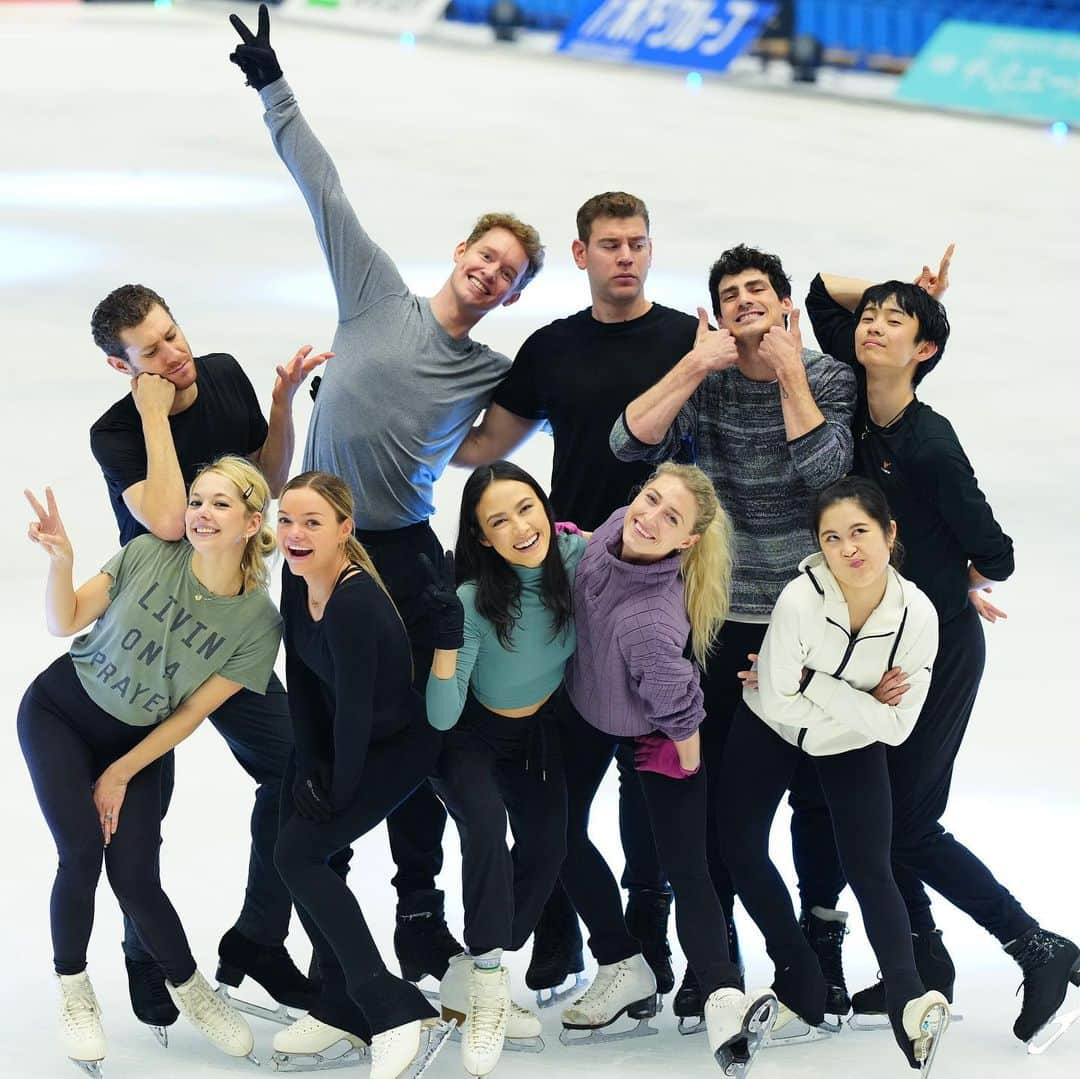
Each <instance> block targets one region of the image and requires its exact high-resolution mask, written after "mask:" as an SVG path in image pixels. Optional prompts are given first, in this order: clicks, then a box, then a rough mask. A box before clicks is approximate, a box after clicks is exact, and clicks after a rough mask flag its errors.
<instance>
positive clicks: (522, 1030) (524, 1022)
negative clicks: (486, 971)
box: [439, 952, 544, 1053]
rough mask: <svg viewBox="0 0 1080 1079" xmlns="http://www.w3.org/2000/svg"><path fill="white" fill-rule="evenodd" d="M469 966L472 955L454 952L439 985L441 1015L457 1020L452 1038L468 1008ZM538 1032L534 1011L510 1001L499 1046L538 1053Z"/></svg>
mask: <svg viewBox="0 0 1080 1079" xmlns="http://www.w3.org/2000/svg"><path fill="white" fill-rule="evenodd" d="M473 966H474V963H473V959H472V956H470V955H467V954H466V953H465V952H462V953H461V954H460V955H455V956H454V957H453V958H452V959H451V960H450V966H449V967H447V970H446V974H445V976H444V977H443V980H442V983H441V984H440V985H439V1005H440V1007H441V1008H442V1017H443V1019H445V1020H450V1019H456V1020H457V1030H455V1031H454V1037H455V1038H456V1039H460V1037H461V1031H462V1030H463V1029H464V1026H465V1019H466V1017H467V1015H468V1011H469V971H470V970H471V969H472V967H473ZM542 1032H543V1026H542V1025H541V1023H540V1019H539V1017H538V1016H537V1015H536V1013H535V1012H531V1011H529V1009H528V1008H523V1007H522V1006H521V1005H520V1004H515V1003H514V1001H513V1000H511V1001H510V1018H509V1019H508V1020H507V1023H506V1041H505V1043H504V1044H503V1048H504V1049H505V1050H507V1051H509V1052H514V1053H539V1052H540V1051H541V1050H542V1049H543V1048H544V1039H543V1038H542V1037H541V1036H540V1035H541V1034H542Z"/></svg>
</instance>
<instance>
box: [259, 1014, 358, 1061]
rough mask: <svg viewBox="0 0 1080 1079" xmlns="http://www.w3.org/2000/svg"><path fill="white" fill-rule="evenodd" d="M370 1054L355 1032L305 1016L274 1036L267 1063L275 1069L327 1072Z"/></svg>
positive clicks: (311, 1016)
mask: <svg viewBox="0 0 1080 1079" xmlns="http://www.w3.org/2000/svg"><path fill="white" fill-rule="evenodd" d="M370 1055H371V1054H370V1050H369V1049H368V1044H367V1042H366V1041H364V1039H363V1038H361V1037H360V1036H359V1035H358V1034H350V1033H349V1031H347V1030H341V1029H340V1028H339V1027H332V1026H331V1025H330V1024H329V1023H324V1022H323V1021H322V1020H321V1019H316V1018H315V1016H313V1015H305V1016H303V1017H301V1018H300V1019H297V1020H296V1022H295V1023H293V1024H292V1026H288V1027H286V1028H285V1029H284V1030H279V1031H278V1032H277V1033H276V1034H275V1035H274V1055H273V1057H272V1058H271V1060H270V1066H271V1067H272V1068H273V1069H274V1071H279V1072H300V1071H327V1070H328V1069H330V1068H345V1067H348V1066H349V1065H352V1064H359V1063H361V1062H363V1061H366V1060H367V1059H368V1058H369V1057H370Z"/></svg>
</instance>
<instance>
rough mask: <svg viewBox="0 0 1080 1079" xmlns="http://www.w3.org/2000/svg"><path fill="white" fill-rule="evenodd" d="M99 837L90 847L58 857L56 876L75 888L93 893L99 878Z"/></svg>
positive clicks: (69, 851)
mask: <svg viewBox="0 0 1080 1079" xmlns="http://www.w3.org/2000/svg"><path fill="white" fill-rule="evenodd" d="M100 840H101V837H100V835H99V836H98V843H96V844H95V845H94V846H92V847H81V848H78V849H72V850H67V851H65V852H64V853H63V854H61V855H60V859H59V863H58V868H57V874H58V876H60V877H62V878H63V879H64V880H65V881H67V882H68V883H70V884H72V885H75V886H76V887H82V888H88V889H89V890H90V891H93V890H94V889H95V888H96V887H97V882H98V878H99V877H100V876H101V844H100Z"/></svg>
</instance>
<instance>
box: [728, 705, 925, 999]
mask: <svg viewBox="0 0 1080 1079" xmlns="http://www.w3.org/2000/svg"><path fill="white" fill-rule="evenodd" d="M803 755H804V754H803V753H802V751H801V750H800V749H799V748H798V747H797V746H793V745H791V744H790V743H789V742H786V741H784V739H783V738H781V737H780V736H779V735H778V734H777V733H776V732H775V731H773V730H772V729H771V728H770V727H768V726H766V725H765V723H764V722H763V721H762V720H760V719H759V718H758V717H757V716H756V715H754V713H753V712H751V711H750V709H749V708H747V707H746V705H745V704H743V705H740V706H739V710H738V711H737V712H736V714H735V719H734V722H733V723H732V727H731V735H730V737H729V738H728V744H727V757H726V762H725V766H724V774H723V787H724V791H725V795H726V797H727V799H728V813H729V816H730V819H731V820H732V821H735V822H736V825H735V827H733V828H732V829H731V830H730V831H729V832H728V833H727V836H726V841H725V844H724V852H725V855H726V860H727V864H728V865H729V866H730V867H731V870H732V873H733V874H734V877H735V885H736V888H737V889H738V892H739V898H740V899H741V900H742V903H743V906H745V907H746V909H747V912H748V913H749V914H750V917H751V918H753V919H754V922H755V923H756V924H757V926H758V928H759V929H760V930H761V932H762V933H763V935H764V936H765V945H766V949H767V950H768V952H769V955H770V956H771V957H772V960H773V962H774V963H775V964H776V967H777V969H778V970H782V969H784V968H785V967H787V966H790V965H802V964H804V963H810V964H815V963H816V962H817V960H816V958H815V956H814V953H813V951H812V950H811V949H810V946H809V944H808V943H807V941H806V938H805V937H804V936H803V934H802V930H801V929H800V928H799V923H798V922H797V921H796V920H795V912H794V910H793V909H792V906H791V896H790V894H789V893H788V890H787V887H786V885H785V884H784V882H783V880H782V879H781V877H780V874H779V873H777V871H776V867H775V866H774V865H773V863H772V860H771V859H770V858H769V831H770V828H771V826H772V821H773V817H774V816H776V807H777V806H778V805H779V804H780V800H781V799H782V798H783V796H784V791H786V790H787V789H788V785H789V783H790V782H791V778H792V776H793V775H794V774H795V770H796V768H797V767H798V764H799V759H800V758H801V757H802V756H803ZM812 762H813V767H814V769H815V771H816V772H817V775H818V778H819V780H820V783H821V786H822V789H823V790H824V792H825V797H826V799H827V801H828V805H829V808H830V810H831V812H832V820H833V829H834V833H835V835H836V846H837V848H838V849H839V851H840V859H841V863H842V865H843V867H844V871H845V873H846V874H847V877H848V880H849V881H850V882H851V887H852V890H853V891H854V892H855V897H856V899H858V901H859V909H860V910H861V911H862V915H863V922H864V924H865V925H866V934H867V936H868V937H869V938H870V944H871V946H872V947H873V949H874V954H875V955H876V956H877V960H878V966H879V967H880V968H881V975H882V978H883V979H884V981H885V991H886V995H887V998H888V1000H889V1003H890V1005H891V1006H895V1005H897V1004H903V1003H904V1002H906V1001H908V1000H911V999H913V998H914V997H917V996H920V995H921V994H922V992H923V986H922V982H921V981H920V979H919V975H918V973H917V972H916V970H915V955H914V952H913V950H912V944H911V924H910V922H909V921H908V916H907V911H906V910H905V908H904V901H903V899H902V898H901V897H900V892H899V889H898V888H897V887H896V883H895V881H894V880H893V876H892V868H891V859H890V852H889V848H890V843H891V837H892V800H891V797H890V793H889V773H888V766H887V765H886V762H885V747H884V746H883V745H882V744H881V743H880V742H875V743H874V744H873V745H870V746H867V747H866V748H865V749H854V750H851V751H849V752H847V753H837V754H835V755H834V756H829V757H814V758H812Z"/></svg>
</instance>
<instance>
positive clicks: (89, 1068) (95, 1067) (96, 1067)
mask: <svg viewBox="0 0 1080 1079" xmlns="http://www.w3.org/2000/svg"><path fill="white" fill-rule="evenodd" d="M68 1060H70V1061H71V1063H72V1064H74V1065H75V1067H76V1068H78V1069H79V1071H81V1072H82V1073H83V1075H92V1076H93V1077H94V1079H103V1075H104V1073H103V1072H102V1070H101V1061H100V1060H75V1059H73V1058H72V1057H68Z"/></svg>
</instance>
